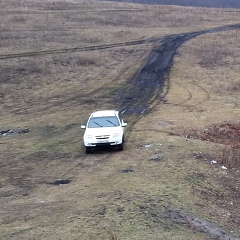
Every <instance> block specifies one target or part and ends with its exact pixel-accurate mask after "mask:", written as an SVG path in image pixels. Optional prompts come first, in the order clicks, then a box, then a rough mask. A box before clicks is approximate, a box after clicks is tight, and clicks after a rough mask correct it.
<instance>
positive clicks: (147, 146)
mask: <svg viewBox="0 0 240 240" xmlns="http://www.w3.org/2000/svg"><path fill="white" fill-rule="evenodd" d="M153 146H154V145H153V144H147V145H144V147H145V148H151V147H153Z"/></svg>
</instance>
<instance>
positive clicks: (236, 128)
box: [183, 122, 240, 168]
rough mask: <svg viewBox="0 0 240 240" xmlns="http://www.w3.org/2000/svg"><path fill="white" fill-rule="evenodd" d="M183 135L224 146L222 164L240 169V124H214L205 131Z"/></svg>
mask: <svg viewBox="0 0 240 240" xmlns="http://www.w3.org/2000/svg"><path fill="white" fill-rule="evenodd" d="M183 135H184V136H185V137H187V138H194V139H200V140H202V141H211V142H214V143H220V144H224V145H225V147H224V149H223V154H222V159H221V163H222V164H223V165H224V166H228V167H235V168H239V167H240V122H223V123H219V124H213V125H210V126H208V127H206V128H205V129H203V130H198V129H191V130H187V131H185V132H184V134H183Z"/></svg>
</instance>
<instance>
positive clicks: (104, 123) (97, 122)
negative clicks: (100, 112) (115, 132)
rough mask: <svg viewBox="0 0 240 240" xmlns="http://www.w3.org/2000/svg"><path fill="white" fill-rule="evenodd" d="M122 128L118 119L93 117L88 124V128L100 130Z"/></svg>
mask: <svg viewBox="0 0 240 240" xmlns="http://www.w3.org/2000/svg"><path fill="white" fill-rule="evenodd" d="M117 126H120V123H119V121H118V118H117V117H114V116H113V117H93V118H90V120H89V122H88V126H87V127H88V128H99V127H117Z"/></svg>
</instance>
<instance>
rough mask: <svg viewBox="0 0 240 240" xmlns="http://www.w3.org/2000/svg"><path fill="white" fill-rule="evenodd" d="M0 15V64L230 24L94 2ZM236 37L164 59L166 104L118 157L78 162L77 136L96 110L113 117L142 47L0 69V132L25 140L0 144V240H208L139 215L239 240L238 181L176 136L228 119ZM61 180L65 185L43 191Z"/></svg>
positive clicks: (235, 111) (226, 18)
mask: <svg viewBox="0 0 240 240" xmlns="http://www.w3.org/2000/svg"><path fill="white" fill-rule="evenodd" d="M0 6H1V10H0V22H1V25H0V45H1V55H4V54H10V53H21V52H29V51H40V50H49V49H64V48H70V47H76V46H77V47H78V46H92V45H101V44H108V43H116V42H125V41H132V40H136V39H149V38H152V37H162V36H165V35H168V34H176V33H182V32H190V31H196V30H199V29H206V28H211V27H215V26H221V25H226V24H232V23H236V22H237V21H239V14H238V13H237V12H231V11H225V10H222V9H205V8H184V7H170V6H169V7H166V6H146V5H144V6H143V5H139V4H127V3H126V4H125V3H121V4H120V3H109V2H101V3H100V2H98V1H79V2H70V1H69V2H64V1H54V2H52V1H28V2H27V1H26V2H25V1H21V2H19V1H15V0H11V1H1V2H0ZM120 10H121V11H120ZM239 37H240V35H239V30H234V31H226V32H221V33H214V34H205V35H202V36H200V37H197V38H195V39H192V40H190V41H188V42H186V43H185V44H184V45H183V46H182V47H181V48H180V49H179V52H178V55H177V56H176V57H175V59H174V66H173V69H172V71H171V76H170V77H171V78H170V89H168V94H167V95H166V100H167V104H159V105H157V106H156V107H155V109H154V111H152V113H151V114H149V115H147V116H145V117H143V118H141V119H140V120H139V121H138V122H137V123H136V124H135V126H134V128H133V129H132V131H131V132H129V135H128V139H127V143H126V149H125V150H124V151H123V152H121V153H119V152H114V151H103V152H101V151H100V152H99V153H96V154H93V155H90V156H88V157H86V156H85V154H84V149H83V147H82V132H81V131H80V129H79V126H80V124H81V123H83V122H85V121H86V119H87V117H88V115H89V114H90V113H91V112H92V111H93V110H95V109H96V108H112V107H114V106H115V104H116V102H114V98H112V97H111V93H112V92H114V90H116V89H117V88H119V87H121V86H123V85H124V84H126V82H127V80H128V79H129V78H130V77H131V76H132V75H133V74H134V73H135V72H136V71H137V70H138V69H139V67H140V66H141V64H142V63H143V61H144V59H145V58H146V57H147V56H148V53H149V51H150V50H151V49H152V47H153V43H147V42H146V44H142V45H136V46H128V47H126V46H121V47H117V48H110V49H105V50H94V51H89V52H72V53H52V54H48V55H42V56H34V57H21V58H16V59H15V58H13V59H5V60H0V64H1V65H0V74H1V77H0V103H1V105H0V109H1V113H2V114H1V117H0V119H1V121H0V130H2V129H9V128H13V129H16V128H17V127H24V126H28V127H29V129H30V132H29V133H28V134H13V135H9V136H6V137H3V136H0V156H1V160H0V167H1V168H0V169H1V170H0V176H1V177H0V179H1V182H0V203H1V209H0V216H1V218H0V224H1V227H0V238H1V239H4V240H5V239H18V240H19V239H125V240H127V239H131V240H133V239H147V238H149V239H196V240H197V239H199V240H200V239H201V240H202V239H209V237H208V236H205V235H204V234H202V233H198V232H196V231H195V230H194V229H189V228H187V227H184V226H179V225H175V224H172V223H168V222H165V221H164V220H162V219H158V218H154V217H152V216H151V215H149V214H147V212H144V211H143V209H145V208H151V209H152V208H156V209H157V208H161V207H163V206H168V205H171V206H176V207H179V208H182V209H185V210H187V211H190V212H193V213H195V214H198V215H200V216H202V217H204V218H207V219H208V220H210V221H212V222H214V223H216V224H217V225H221V226H223V227H224V228H226V229H227V230H231V231H233V232H234V233H235V234H236V235H239V234H240V232H239V201H238V197H237V196H238V195H237V194H238V193H239V190H238V189H239V188H238V186H239V183H238V182H237V181H234V179H237V178H238V177H239V173H238V172H237V171H238V170H237V169H232V170H228V171H224V170H222V169H221V168H220V165H214V166H212V165H211V164H210V161H211V160H212V159H217V160H219V161H221V157H222V151H223V148H224V147H223V146H222V145H219V144H216V143H211V142H202V141H199V140H195V139H186V138H181V137H179V136H176V135H177V134H178V133H182V132H184V130H186V129H188V128H189V127H191V128H193V129H201V128H203V127H206V126H209V125H211V124H216V123H221V122H223V121H233V120H238V119H239V106H240V102H239V101H240V99H239V94H238V91H239V81H238V79H239V72H238V69H239ZM223 56H224V57H223ZM170 133H174V134H175V135H169V134H170ZM186 140H187V141H186ZM149 144H151V145H150V147H146V146H148V145H149ZM200 153H201V154H200ZM159 156H160V157H159ZM195 156H199V158H196V157H195ZM156 159H157V160H158V159H162V160H159V161H157V160H156ZM124 169H133V170H134V171H133V172H131V173H124V172H122V170H124ZM61 179H63V180H64V179H69V180H71V182H70V183H69V184H67V185H53V184H52V183H54V182H55V181H56V180H61ZM230 185H231V187H230ZM231 203H232V204H231Z"/></svg>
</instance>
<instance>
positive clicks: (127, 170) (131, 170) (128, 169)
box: [121, 168, 133, 173]
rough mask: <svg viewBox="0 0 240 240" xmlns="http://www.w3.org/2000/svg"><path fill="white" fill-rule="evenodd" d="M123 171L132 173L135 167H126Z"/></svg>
mask: <svg viewBox="0 0 240 240" xmlns="http://www.w3.org/2000/svg"><path fill="white" fill-rule="evenodd" d="M121 172H122V173H130V172H133V169H132V168H126V169H123V170H122V171H121Z"/></svg>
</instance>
